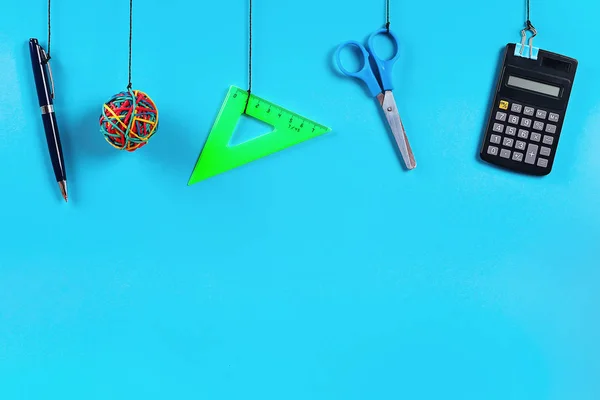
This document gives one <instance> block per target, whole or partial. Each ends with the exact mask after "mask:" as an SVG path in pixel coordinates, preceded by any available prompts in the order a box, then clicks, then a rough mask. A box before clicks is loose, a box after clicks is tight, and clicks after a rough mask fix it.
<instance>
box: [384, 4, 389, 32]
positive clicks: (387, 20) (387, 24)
mask: <svg viewBox="0 0 600 400" xmlns="http://www.w3.org/2000/svg"><path fill="white" fill-rule="evenodd" d="M385 21H386V22H385V29H387V31H388V32H389V31H390V0H387V1H386V2H385Z"/></svg>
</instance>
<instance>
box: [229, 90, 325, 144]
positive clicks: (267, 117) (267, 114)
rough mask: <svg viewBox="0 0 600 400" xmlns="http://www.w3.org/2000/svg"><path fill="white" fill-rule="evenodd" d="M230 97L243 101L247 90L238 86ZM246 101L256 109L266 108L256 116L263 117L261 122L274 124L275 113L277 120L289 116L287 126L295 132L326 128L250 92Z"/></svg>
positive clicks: (312, 131) (246, 96)
mask: <svg viewBox="0 0 600 400" xmlns="http://www.w3.org/2000/svg"><path fill="white" fill-rule="evenodd" d="M238 95H239V96H238ZM232 97H233V98H234V99H236V100H237V101H240V102H245V101H246V99H247V98H248V92H247V91H245V90H243V89H239V88H238V89H237V91H236V92H235V93H234V94H233V96H232ZM238 97H239V99H238ZM248 102H249V103H251V104H254V108H255V109H256V110H262V109H264V108H267V109H266V110H265V111H264V112H263V113H261V114H260V115H259V116H258V119H259V120H260V119H261V117H262V118H264V121H263V122H266V123H269V124H271V125H274V124H275V121H273V118H274V117H275V115H277V119H278V120H279V121H281V119H282V118H283V117H285V118H288V116H289V120H287V122H288V123H287V128H288V129H290V130H292V131H294V132H297V133H301V132H303V131H304V130H305V129H310V132H311V133H314V132H315V131H317V129H319V130H326V129H327V128H325V127H324V126H321V125H319V124H317V123H316V122H314V121H311V120H309V119H306V118H304V117H301V116H299V115H298V114H296V113H294V112H292V111H288V110H286V109H284V108H282V107H279V106H277V105H275V104H273V103H271V102H269V101H267V100H264V99H262V98H259V97H257V96H255V95H253V94H250V100H249V101H248ZM271 115H272V117H271ZM255 118H256V117H255ZM298 123H299V124H298Z"/></svg>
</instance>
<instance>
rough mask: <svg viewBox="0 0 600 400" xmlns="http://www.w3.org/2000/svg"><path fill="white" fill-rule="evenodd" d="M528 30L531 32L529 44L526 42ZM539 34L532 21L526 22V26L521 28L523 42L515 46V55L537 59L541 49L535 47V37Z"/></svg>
mask: <svg viewBox="0 0 600 400" xmlns="http://www.w3.org/2000/svg"><path fill="white" fill-rule="evenodd" d="M527 31H530V32H531V37H530V38H529V44H525V41H526V40H527ZM536 36H537V30H536V29H535V27H534V26H533V25H532V24H531V21H529V20H528V21H527V22H526V26H525V28H523V30H521V43H517V44H516V46H515V56H519V57H523V58H529V59H531V60H537V57H538V53H539V50H540V49H538V48H537V47H533V38H534V37H536Z"/></svg>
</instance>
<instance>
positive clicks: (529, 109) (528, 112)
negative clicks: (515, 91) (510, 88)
mask: <svg viewBox="0 0 600 400" xmlns="http://www.w3.org/2000/svg"><path fill="white" fill-rule="evenodd" d="M523 114H525V115H529V116H530V117H532V116H533V107H525V110H523Z"/></svg>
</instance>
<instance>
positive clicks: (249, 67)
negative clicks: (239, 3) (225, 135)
mask: <svg viewBox="0 0 600 400" xmlns="http://www.w3.org/2000/svg"><path fill="white" fill-rule="evenodd" d="M248 9H249V12H248V98H247V99H246V106H245V107H244V114H246V111H248V103H249V102H250V94H251V93H252V0H250V4H249V8H248Z"/></svg>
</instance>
